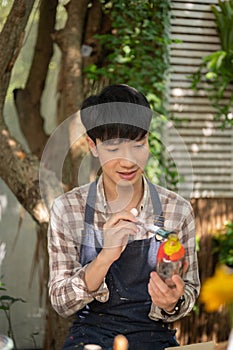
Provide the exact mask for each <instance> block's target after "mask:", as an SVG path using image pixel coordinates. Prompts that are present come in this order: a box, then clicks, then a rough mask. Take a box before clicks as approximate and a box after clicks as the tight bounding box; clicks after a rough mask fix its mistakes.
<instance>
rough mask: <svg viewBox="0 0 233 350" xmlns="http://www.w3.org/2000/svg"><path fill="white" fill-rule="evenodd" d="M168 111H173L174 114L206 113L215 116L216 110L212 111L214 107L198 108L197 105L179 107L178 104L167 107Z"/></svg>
mask: <svg viewBox="0 0 233 350" xmlns="http://www.w3.org/2000/svg"><path fill="white" fill-rule="evenodd" d="M169 110H170V111H174V112H183V113H184V112H190V113H191V112H203V113H204V112H206V113H210V112H211V113H213V114H216V110H215V109H214V107H212V106H211V105H209V106H207V105H206V106H198V105H193V106H190V105H180V104H172V105H171V106H170V107H169Z"/></svg>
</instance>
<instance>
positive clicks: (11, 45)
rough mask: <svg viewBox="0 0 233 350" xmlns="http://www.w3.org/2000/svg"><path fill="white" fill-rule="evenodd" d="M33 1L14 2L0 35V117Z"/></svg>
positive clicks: (20, 0)
mask: <svg viewBox="0 0 233 350" xmlns="http://www.w3.org/2000/svg"><path fill="white" fill-rule="evenodd" d="M34 2H35V0H15V1H14V3H13V5H12V8H11V11H10V13H9V15H8V17H7V20H6V23H5V25H4V27H3V29H2V31H1V33H0V81H1V85H0V116H2V111H3V107H4V101H5V97H6V93H7V89H8V86H9V82H10V76H11V70H12V68H13V66H14V62H15V60H16V58H17V56H18V53H19V51H20V48H21V46H22V41H23V40H22V39H23V35H24V30H25V27H26V24H27V21H28V18H29V16H30V13H31V10H32V7H33V4H34Z"/></svg>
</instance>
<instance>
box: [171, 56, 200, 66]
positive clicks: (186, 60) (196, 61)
mask: <svg viewBox="0 0 233 350" xmlns="http://www.w3.org/2000/svg"><path fill="white" fill-rule="evenodd" d="M201 62H202V59H201V57H200V58H194V57H182V56H180V57H174V56H171V57H170V63H171V64H172V65H175V64H176V63H178V64H185V65H187V64H189V65H192V66H198V67H199V65H200V63H201Z"/></svg>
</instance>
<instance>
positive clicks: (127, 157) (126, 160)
mask: <svg viewBox="0 0 233 350" xmlns="http://www.w3.org/2000/svg"><path fill="white" fill-rule="evenodd" d="M124 146H125V147H124V152H123V153H122V156H121V158H120V165H121V166H122V167H127V168H130V167H132V166H134V165H135V164H136V159H135V155H134V154H133V152H132V150H131V147H129V145H127V144H125V145H124Z"/></svg>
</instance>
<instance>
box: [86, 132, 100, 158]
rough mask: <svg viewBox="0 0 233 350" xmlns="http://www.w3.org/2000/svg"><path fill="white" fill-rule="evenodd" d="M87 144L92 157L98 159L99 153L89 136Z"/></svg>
mask: <svg viewBox="0 0 233 350" xmlns="http://www.w3.org/2000/svg"><path fill="white" fill-rule="evenodd" d="M87 143H88V147H89V149H90V151H91V153H92V155H93V156H94V157H96V158H97V157H98V151H97V147H96V144H95V142H94V141H93V140H92V139H91V138H90V137H89V136H87Z"/></svg>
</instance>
